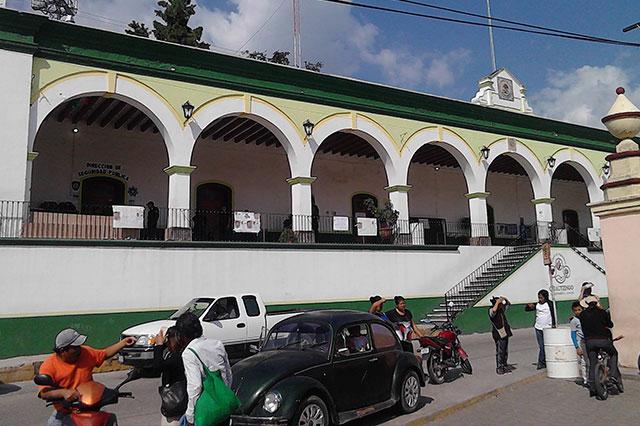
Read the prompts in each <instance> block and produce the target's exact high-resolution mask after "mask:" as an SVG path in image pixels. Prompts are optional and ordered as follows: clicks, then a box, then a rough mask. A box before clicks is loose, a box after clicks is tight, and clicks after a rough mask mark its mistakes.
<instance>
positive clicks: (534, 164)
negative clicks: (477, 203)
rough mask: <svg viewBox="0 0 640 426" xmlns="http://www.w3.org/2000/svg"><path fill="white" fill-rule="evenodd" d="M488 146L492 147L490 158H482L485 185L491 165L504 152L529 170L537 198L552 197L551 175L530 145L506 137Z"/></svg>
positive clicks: (528, 173) (528, 174)
mask: <svg viewBox="0 0 640 426" xmlns="http://www.w3.org/2000/svg"><path fill="white" fill-rule="evenodd" d="M488 148H489V149H490V152H489V158H488V159H487V160H482V163H483V164H484V167H483V168H482V170H481V172H482V179H481V181H482V182H483V184H484V185H485V187H486V182H487V175H488V172H489V166H491V163H492V162H493V161H494V160H495V159H496V158H498V157H499V156H501V155H503V154H504V155H508V156H509V157H511V158H513V159H514V160H515V161H517V162H518V164H520V165H521V166H522V168H524V170H525V171H526V172H527V176H528V177H529V181H530V182H531V187H532V189H533V195H534V197H535V198H548V197H550V192H549V191H550V190H551V177H550V176H549V175H548V174H547V173H545V171H544V169H543V166H542V164H541V162H540V159H539V158H538V157H537V156H536V155H535V154H534V153H533V151H531V149H530V148H529V147H528V146H526V145H525V144H523V143H522V142H520V141H519V140H517V139H510V138H504V139H499V140H497V141H495V142H493V143H492V144H490V145H489V146H488Z"/></svg>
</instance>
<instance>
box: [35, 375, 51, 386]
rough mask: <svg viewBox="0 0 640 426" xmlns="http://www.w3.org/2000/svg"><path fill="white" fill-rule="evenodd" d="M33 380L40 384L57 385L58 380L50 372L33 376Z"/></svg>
mask: <svg viewBox="0 0 640 426" xmlns="http://www.w3.org/2000/svg"><path fill="white" fill-rule="evenodd" d="M33 382H34V383H35V384H36V385H38V386H52V387H53V386H56V382H54V381H53V379H52V378H51V376H49V375H48V374H38V375H37V376H35V377H34V378H33Z"/></svg>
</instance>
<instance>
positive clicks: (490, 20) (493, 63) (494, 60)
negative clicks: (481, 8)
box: [487, 0, 498, 71]
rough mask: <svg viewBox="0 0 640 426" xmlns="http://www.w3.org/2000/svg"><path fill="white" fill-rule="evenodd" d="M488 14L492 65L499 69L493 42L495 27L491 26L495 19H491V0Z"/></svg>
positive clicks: (488, 2) (488, 4) (488, 5)
mask: <svg viewBox="0 0 640 426" xmlns="http://www.w3.org/2000/svg"><path fill="white" fill-rule="evenodd" d="M487 16H488V17H489V19H488V21H489V46H490V48H491V65H492V66H493V71H495V70H497V69H498V67H497V66H496V47H495V45H494V44H493V27H492V26H491V25H492V23H493V20H492V19H491V0H487Z"/></svg>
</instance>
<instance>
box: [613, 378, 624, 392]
mask: <svg viewBox="0 0 640 426" xmlns="http://www.w3.org/2000/svg"><path fill="white" fill-rule="evenodd" d="M611 382H612V383H614V384H615V385H616V389H618V393H624V386H623V385H622V380H616V379H614V378H613V377H612V378H611Z"/></svg>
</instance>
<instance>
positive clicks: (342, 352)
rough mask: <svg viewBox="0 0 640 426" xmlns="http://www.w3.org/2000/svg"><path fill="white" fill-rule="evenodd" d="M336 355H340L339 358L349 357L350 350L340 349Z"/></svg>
mask: <svg viewBox="0 0 640 426" xmlns="http://www.w3.org/2000/svg"><path fill="white" fill-rule="evenodd" d="M336 353H337V354H338V356H347V355H349V349H348V348H340V349H338V350H337V351H336Z"/></svg>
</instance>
